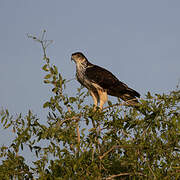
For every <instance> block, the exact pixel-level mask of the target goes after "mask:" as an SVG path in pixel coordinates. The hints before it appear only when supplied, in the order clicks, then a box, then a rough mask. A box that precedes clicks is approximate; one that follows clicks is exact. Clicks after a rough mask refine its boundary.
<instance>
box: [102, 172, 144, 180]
mask: <svg viewBox="0 0 180 180" xmlns="http://www.w3.org/2000/svg"><path fill="white" fill-rule="evenodd" d="M131 175H140V176H146V175H144V174H142V173H140V172H137V173H120V174H115V175H112V176H109V177H107V178H106V180H110V179H113V178H115V177H120V176H131Z"/></svg>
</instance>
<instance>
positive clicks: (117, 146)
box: [99, 145, 135, 160]
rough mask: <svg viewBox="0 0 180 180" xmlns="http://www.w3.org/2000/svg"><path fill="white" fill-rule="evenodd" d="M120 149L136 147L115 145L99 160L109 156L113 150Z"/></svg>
mask: <svg viewBox="0 0 180 180" xmlns="http://www.w3.org/2000/svg"><path fill="white" fill-rule="evenodd" d="M118 148H135V147H134V146H127V145H114V146H112V147H111V148H110V149H109V150H108V151H106V152H105V153H104V154H103V155H102V156H99V159H100V160H102V159H103V158H104V157H105V156H106V155H107V154H109V153H110V152H111V151H112V150H114V149H118Z"/></svg>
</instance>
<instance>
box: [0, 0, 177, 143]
mask: <svg viewBox="0 0 180 180" xmlns="http://www.w3.org/2000/svg"><path fill="white" fill-rule="evenodd" d="M43 29H46V30H47V34H48V38H49V39H52V40H54V43H53V44H52V45H51V46H50V48H49V49H48V55H49V56H50V58H51V61H52V62H53V63H54V64H56V65H57V66H58V68H59V70H60V71H61V73H62V75H63V76H64V78H66V79H71V78H73V77H74V75H75V65H74V64H73V63H72V62H71V61H70V56H71V53H73V52H75V51H82V52H83V53H84V54H85V55H86V56H87V58H88V59H89V60H90V61H91V62H92V63H94V64H98V65H100V66H103V67H105V68H107V69H108V70H110V71H112V72H113V73H114V74H115V75H116V76H117V77H118V78H119V79H120V80H121V81H123V82H125V83H126V84H128V85H129V86H130V87H132V88H134V89H135V90H137V91H138V92H140V93H141V95H142V97H143V96H144V94H145V93H146V92H147V91H150V92H152V93H153V94H154V93H163V92H165V93H167V92H169V91H170V90H172V89H175V87H176V85H177V83H178V79H179V78H180V1H178V0H149V1H145V0H89V1H87V0H71V1H70V0H51V1H50V0H29V1H27V0H14V1H13V0H0V83H1V87H0V107H4V108H8V109H9V110H10V112H11V113H12V114H15V113H20V112H22V113H23V114H26V112H27V111H28V110H29V109H31V110H33V112H34V113H35V114H37V115H38V116H40V117H42V116H43V114H44V110H43V109H42V105H43V103H44V102H45V100H47V99H48V98H47V97H48V96H49V95H50V94H51V91H50V89H49V88H48V86H47V85H45V84H43V76H44V72H42V71H41V70H40V69H41V66H42V64H43V61H42V51H41V48H40V45H39V44H38V43H35V42H33V41H32V40H30V39H28V38H27V37H26V33H31V34H40V32H41V31H42V30H43ZM69 86H70V87H69V88H71V90H72V89H75V90H76V87H78V86H79V84H78V82H76V81H75V80H74V81H72V82H71V83H70V84H69ZM75 90H74V92H73V91H72V93H75ZM89 103H92V100H90V101H89ZM43 120H44V121H45V119H43ZM4 140H5V139H1V142H2V143H4Z"/></svg>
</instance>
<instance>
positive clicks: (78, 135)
mask: <svg viewBox="0 0 180 180" xmlns="http://www.w3.org/2000/svg"><path fill="white" fill-rule="evenodd" d="M76 130H77V142H78V145H80V132H79V124H78V122H76Z"/></svg>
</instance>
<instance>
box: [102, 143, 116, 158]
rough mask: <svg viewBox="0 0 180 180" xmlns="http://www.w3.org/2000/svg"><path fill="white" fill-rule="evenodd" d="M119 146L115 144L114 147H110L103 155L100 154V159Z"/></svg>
mask: <svg viewBox="0 0 180 180" xmlns="http://www.w3.org/2000/svg"><path fill="white" fill-rule="evenodd" d="M116 147H117V146H116V145H114V146H113V147H112V148H110V149H109V150H108V151H106V152H105V153H104V154H103V155H102V156H99V159H100V160H101V159H103V158H104V157H105V156H106V155H107V154H109V153H110V152H111V151H112V150H113V149H115V148H116Z"/></svg>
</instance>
